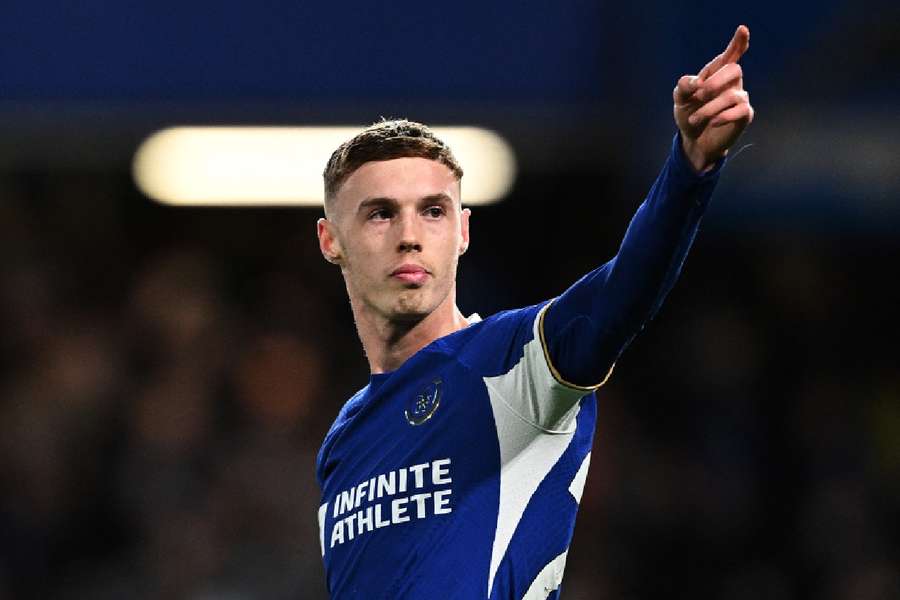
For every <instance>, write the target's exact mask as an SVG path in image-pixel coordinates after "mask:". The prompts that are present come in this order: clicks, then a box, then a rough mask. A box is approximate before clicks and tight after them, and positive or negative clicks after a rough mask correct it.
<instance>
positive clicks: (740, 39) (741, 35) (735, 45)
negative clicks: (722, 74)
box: [722, 25, 750, 65]
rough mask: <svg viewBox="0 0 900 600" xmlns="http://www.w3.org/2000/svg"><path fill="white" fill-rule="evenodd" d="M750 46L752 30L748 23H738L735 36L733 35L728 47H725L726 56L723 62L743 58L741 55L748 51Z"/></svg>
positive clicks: (725, 63)
mask: <svg viewBox="0 0 900 600" xmlns="http://www.w3.org/2000/svg"><path fill="white" fill-rule="evenodd" d="M749 47H750V30H749V29H748V28H747V26H746V25H738V28H737V29H736V30H735V32H734V36H732V38H731V41H730V42H728V47H727V48H725V52H724V53H723V54H724V56H725V57H724V59H723V61H722V64H723V65H727V64H730V63H736V62H737V61H739V60H740V59H741V56H743V55H744V52H746V51H747V48H749Z"/></svg>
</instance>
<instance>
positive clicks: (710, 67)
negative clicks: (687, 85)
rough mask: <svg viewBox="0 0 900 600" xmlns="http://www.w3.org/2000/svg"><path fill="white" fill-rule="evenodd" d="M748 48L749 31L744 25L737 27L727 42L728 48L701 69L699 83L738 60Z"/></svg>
mask: <svg viewBox="0 0 900 600" xmlns="http://www.w3.org/2000/svg"><path fill="white" fill-rule="evenodd" d="M749 47H750V30H749V29H748V28H747V26H746V25H738V28H737V29H736V30H735V32H734V35H733V36H732V38H731V41H730V42H728V47H727V48H725V51H724V52H722V54H719V55H718V56H716V57H715V58H714V59H712V60H711V61H709V62H708V63H706V66H705V67H703V69H701V71H700V73H699V74H698V77H699V78H700V81H701V82H702V81H704V80H705V79H706V78H707V77H709V76H710V75H712V74H713V73H715V72H716V71H718V70H719V69H721V68H722V67H723V66H725V65H727V64H729V63H734V62H737V61H738V60H740V58H741V56H743V55H744V52H746V51H747V49H748V48H749Z"/></svg>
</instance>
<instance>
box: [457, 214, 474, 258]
mask: <svg viewBox="0 0 900 600" xmlns="http://www.w3.org/2000/svg"><path fill="white" fill-rule="evenodd" d="M471 214H472V211H471V210H469V209H468V208H464V209H462V213H461V214H460V225H461V231H462V241H461V242H460V244H459V255H460V256H462V255H463V254H465V253H466V250H468V249H469V217H470V216H471Z"/></svg>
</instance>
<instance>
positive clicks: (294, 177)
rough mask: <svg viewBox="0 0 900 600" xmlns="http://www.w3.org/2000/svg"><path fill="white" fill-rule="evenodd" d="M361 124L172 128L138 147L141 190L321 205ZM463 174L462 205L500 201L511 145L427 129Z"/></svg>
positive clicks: (197, 200) (511, 162)
mask: <svg viewBox="0 0 900 600" xmlns="http://www.w3.org/2000/svg"><path fill="white" fill-rule="evenodd" d="M363 128H364V127H362V126H360V127H173V128H170V129H163V130H161V131H158V132H156V133H154V134H152V135H151V136H150V137H148V138H147V139H146V140H144V142H143V143H142V144H141V145H140V147H139V148H138V150H137V152H136V153H135V155H134V162H133V165H132V168H133V172H134V179H135V181H136V182H137V185H138V187H139V188H140V189H141V191H142V192H143V193H144V194H146V195H147V196H149V197H150V198H152V199H154V200H156V201H158V202H162V203H164V204H175V205H188V206H279V205H280V206H321V205H322V195H323V183H322V171H324V170H325V163H326V162H327V161H328V158H329V157H330V156H331V153H332V152H333V151H334V150H335V148H337V147H338V146H339V145H340V144H342V143H343V142H344V141H346V140H348V139H350V138H351V137H353V136H354V135H356V134H357V133H358V132H359V131H361V130H362V129H363ZM432 129H433V130H434V132H435V134H436V135H437V136H438V137H440V138H441V139H442V140H444V141H445V142H446V143H447V144H448V145H449V146H450V147H451V148H452V149H453V153H454V155H455V156H456V158H457V160H458V161H459V163H460V165H461V166H462V168H463V171H465V175H463V181H462V194H463V203H464V204H469V205H476V204H490V203H493V202H497V201H499V200H501V199H502V198H503V197H504V196H505V195H506V194H507V193H508V192H509V190H510V188H511V187H512V184H513V180H514V179H515V172H516V161H515V156H514V154H513V151H512V148H511V147H510V145H509V144H508V143H507V142H506V140H504V139H503V138H502V137H501V136H500V135H498V134H497V133H495V132H493V131H489V130H487V129H481V128H478V127H433V128H432Z"/></svg>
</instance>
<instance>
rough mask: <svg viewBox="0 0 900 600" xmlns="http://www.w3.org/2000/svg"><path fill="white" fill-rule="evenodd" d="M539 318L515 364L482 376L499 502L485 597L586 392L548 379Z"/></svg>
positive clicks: (560, 451)
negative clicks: (496, 451) (496, 450)
mask: <svg viewBox="0 0 900 600" xmlns="http://www.w3.org/2000/svg"><path fill="white" fill-rule="evenodd" d="M548 306H549V305H548ZM546 308H547V307H544V309H543V310H546ZM539 322H540V318H539V317H538V318H535V320H534V324H533V330H534V337H533V338H532V340H531V341H530V342H528V343H527V344H525V347H524V348H523V353H522V358H521V359H520V360H519V362H518V363H516V365H515V366H514V367H513V368H512V369H510V370H509V371H508V372H506V373H504V374H503V375H498V376H496V377H485V378H484V383H485V386H486V388H487V391H488V396H489V397H490V400H491V409H492V410H493V413H494V423H495V425H496V428H497V440H498V442H499V444H500V504H499V507H498V510H497V530H496V532H495V533H494V544H493V548H492V550H491V567H490V571H489V574H488V596H490V595H491V588H492V587H493V585H494V577H495V576H496V575H497V569H498V568H499V567H500V562H501V561H502V560H503V556H504V555H505V554H506V550H507V548H509V542H510V540H511V539H512V536H513V533H515V531H516V527H517V526H518V524H519V521H520V520H521V519H522V514H523V513H524V512H525V508H526V507H527V506H528V502H529V501H530V500H531V497H532V496H533V495H534V492H535V490H537V487H538V485H540V483H541V481H543V480H544V477H546V476H547V473H549V472H550V469H552V468H553V465H555V464H556V462H557V461H558V460H559V457H560V456H562V454H563V452H565V450H566V448H567V447H568V445H569V442H571V441H572V437H573V435H574V434H575V426H576V419H577V417H578V412H579V410H580V404H579V400H581V398H582V397H583V396H584V395H585V392H584V391H580V390H573V389H572V388H569V387H566V386H564V385H563V384H561V383H559V382H558V381H557V380H556V379H555V378H554V377H553V374H552V373H551V372H550V367H549V366H548V365H547V361H546V359H545V358H544V349H543V347H542V346H541V342H540V335H539V333H538V327H539Z"/></svg>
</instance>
